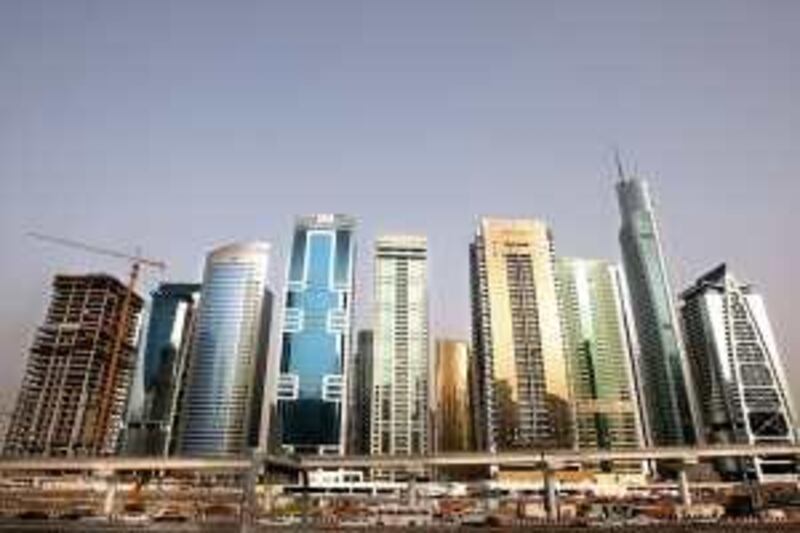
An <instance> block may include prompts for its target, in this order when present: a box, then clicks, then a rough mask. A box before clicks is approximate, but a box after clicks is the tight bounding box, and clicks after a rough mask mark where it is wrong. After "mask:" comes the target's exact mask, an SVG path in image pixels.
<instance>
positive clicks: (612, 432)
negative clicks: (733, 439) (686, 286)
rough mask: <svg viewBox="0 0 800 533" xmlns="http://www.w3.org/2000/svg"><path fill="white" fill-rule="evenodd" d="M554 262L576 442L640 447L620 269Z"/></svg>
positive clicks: (631, 466)
mask: <svg viewBox="0 0 800 533" xmlns="http://www.w3.org/2000/svg"><path fill="white" fill-rule="evenodd" d="M557 265H558V269H557V270H558V287H559V296H560V298H559V299H560V302H561V317H562V322H563V326H564V328H563V329H564V344H565V348H566V352H567V357H568V361H569V368H570V378H571V382H572V396H573V406H574V410H575V424H576V429H577V441H578V447H579V448H581V449H594V448H605V449H626V448H627V449H635V448H638V447H640V446H641V445H642V444H643V438H642V432H641V425H640V422H639V409H638V406H637V398H636V386H635V381H634V378H633V368H632V364H631V363H632V359H631V357H632V352H631V347H630V344H629V342H628V338H629V335H628V331H627V321H626V320H625V317H624V316H623V314H624V312H625V306H624V305H623V300H622V292H621V287H620V279H619V273H618V269H617V267H616V266H614V265H612V264H610V263H608V262H606V261H599V260H591V259H573V258H559V260H558V262H557ZM611 466H612V465H603V467H611ZM621 469H625V470H628V469H630V470H634V471H639V472H641V469H642V465H641V464H640V463H639V464H636V463H635V462H634V463H632V464H628V465H614V470H615V471H619V470H621Z"/></svg>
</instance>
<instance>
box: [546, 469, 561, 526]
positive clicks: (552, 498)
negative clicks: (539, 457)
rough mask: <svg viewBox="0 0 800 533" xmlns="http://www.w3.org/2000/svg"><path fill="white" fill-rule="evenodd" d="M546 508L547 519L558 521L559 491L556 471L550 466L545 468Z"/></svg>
mask: <svg viewBox="0 0 800 533" xmlns="http://www.w3.org/2000/svg"><path fill="white" fill-rule="evenodd" d="M544 508H545V510H546V511H547V520H548V521H550V522H556V521H558V491H557V489H556V473H555V471H554V470H553V469H552V468H550V467H549V466H547V467H545V469H544Z"/></svg>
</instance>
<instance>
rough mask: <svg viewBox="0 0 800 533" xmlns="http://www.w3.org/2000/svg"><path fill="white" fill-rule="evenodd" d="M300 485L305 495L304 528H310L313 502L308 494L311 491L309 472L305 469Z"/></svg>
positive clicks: (303, 506) (303, 504)
mask: <svg viewBox="0 0 800 533" xmlns="http://www.w3.org/2000/svg"><path fill="white" fill-rule="evenodd" d="M300 484H301V485H302V487H303V493H302V494H303V503H302V508H303V514H302V524H303V527H304V528H308V527H309V526H310V525H311V523H310V521H309V515H308V512H309V507H310V506H311V502H310V497H309V493H308V492H309V490H308V485H309V481H308V470H306V469H305V468H304V469H302V470H300Z"/></svg>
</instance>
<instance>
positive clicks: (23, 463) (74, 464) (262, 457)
mask: <svg viewBox="0 0 800 533" xmlns="http://www.w3.org/2000/svg"><path fill="white" fill-rule="evenodd" d="M753 457H762V458H763V457H794V458H795V460H797V458H800V445H790V444H768V445H724V446H703V447H657V448H639V449H631V450H558V449H541V450H529V451H514V452H500V453H485V452H463V453H445V454H435V455H409V456H384V455H373V456H358V455H350V456H326V455H304V456H277V455H270V454H263V453H258V452H256V453H254V454H253V455H252V456H250V457H232V458H203V457H166V458H165V457H25V458H10V457H5V458H1V459H0V476H2V475H15V474H17V475H20V474H24V475H30V474H36V473H40V474H42V475H48V474H54V473H66V472H73V473H83V474H91V475H96V476H98V477H100V478H104V479H105V482H106V499H105V504H104V512H105V514H106V516H112V515H113V510H114V500H115V494H116V490H117V479H118V476H119V474H125V473H128V474H130V473H137V472H159V473H177V472H196V473H208V474H238V475H241V476H242V478H243V479H242V481H243V486H242V489H243V491H244V492H243V494H244V495H245V498H246V501H247V502H248V503H247V504H246V506H245V507H244V508H245V509H248V511H247V512H248V513H250V514H251V515H252V510H253V509H255V504H254V502H255V487H256V484H257V482H258V475H259V474H260V473H261V472H264V471H267V472H270V471H271V472H283V473H294V474H300V478H301V483H302V486H303V487H304V493H305V494H306V496H307V494H308V485H309V476H308V473H309V471H311V470H318V469H357V468H366V469H372V468H376V469H408V470H418V469H420V468H426V467H441V466H481V465H483V466H501V467H515V466H517V467H526V468H538V469H541V470H542V471H543V473H544V495H545V502H546V507H547V511H548V516H549V517H550V518H551V519H553V518H555V517H557V509H558V492H557V488H556V482H555V480H554V471H556V470H559V469H562V468H564V467H566V466H569V465H575V464H581V463H588V464H592V463H599V462H605V461H653V460H655V461H669V462H675V463H677V464H678V465H679V466H681V467H682V466H683V465H687V464H694V463H697V462H698V461H702V460H709V459H718V458H753ZM678 486H679V490H680V494H681V501H682V502H683V503H684V504H685V505H688V504H690V503H691V492H690V490H689V481H688V479H687V476H686V471H685V469H684V468H680V471H679V479H678ZM307 506H308V503H307V500H306V501H305V504H304V509H306V510H307Z"/></svg>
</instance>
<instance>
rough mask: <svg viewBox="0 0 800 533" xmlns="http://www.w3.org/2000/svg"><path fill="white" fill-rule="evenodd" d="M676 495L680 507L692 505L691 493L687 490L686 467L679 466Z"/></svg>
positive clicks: (687, 477)
mask: <svg viewBox="0 0 800 533" xmlns="http://www.w3.org/2000/svg"><path fill="white" fill-rule="evenodd" d="M678 493H679V494H680V498H681V505H683V506H685V507H689V506H690V505H692V491H691V489H690V488H689V476H688V475H687V474H686V465H685V464H683V465H681V467H680V469H679V470H678Z"/></svg>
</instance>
